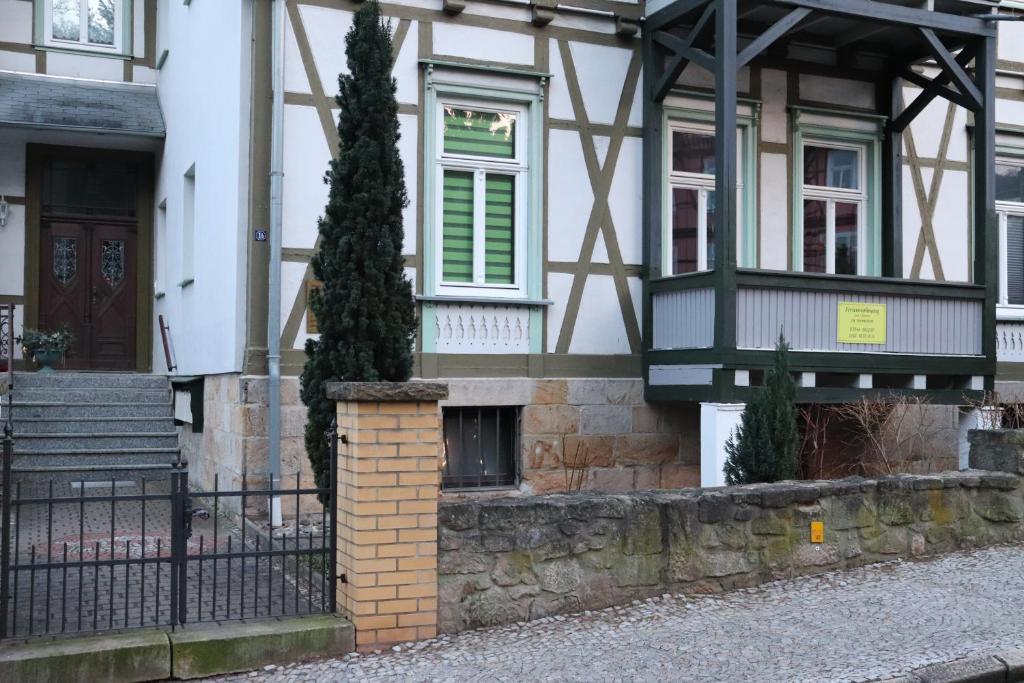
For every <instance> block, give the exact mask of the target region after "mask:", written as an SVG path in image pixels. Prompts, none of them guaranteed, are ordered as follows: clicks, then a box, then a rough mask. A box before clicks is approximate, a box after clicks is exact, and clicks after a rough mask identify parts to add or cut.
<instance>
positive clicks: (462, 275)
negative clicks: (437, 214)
mask: <svg viewBox="0 0 1024 683" xmlns="http://www.w3.org/2000/svg"><path fill="white" fill-rule="evenodd" d="M443 202H444V206H443V215H442V222H443V225H442V235H441V239H442V247H441V254H442V256H441V260H442V264H441V279H442V280H443V281H444V282H472V281H473V173H472V171H449V170H446V171H445V172H444V195H443Z"/></svg>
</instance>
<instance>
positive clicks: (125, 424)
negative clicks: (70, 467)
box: [17, 415, 177, 436]
mask: <svg viewBox="0 0 1024 683" xmlns="http://www.w3.org/2000/svg"><path fill="white" fill-rule="evenodd" d="M17 420H18V424H17V426H18V431H17V434H18V435H19V436H20V435H24V434H84V433H88V432H106V433H119V434H120V433H131V432H159V433H161V434H177V430H176V428H175V426H174V419H173V418H171V417H122V416H119V415H116V416H115V415H111V416H106V417H96V416H90V417H19V418H17Z"/></svg>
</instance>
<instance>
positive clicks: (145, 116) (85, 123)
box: [0, 71, 166, 138]
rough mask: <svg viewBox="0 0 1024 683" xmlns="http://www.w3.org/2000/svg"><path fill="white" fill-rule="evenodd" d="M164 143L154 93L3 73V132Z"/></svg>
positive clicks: (124, 85)
mask: <svg viewBox="0 0 1024 683" xmlns="http://www.w3.org/2000/svg"><path fill="white" fill-rule="evenodd" d="M2 126H19V127H25V128H40V129H52V130H65V131H79V132H89V133H105V134H116V135H132V136H138V137H155V138H162V137H164V135H165V134H166V129H165V127H164V118H163V115H162V114H161V113H160V103H159V101H158V100H157V95H156V87H155V86H152V85H140V84H133V83H111V82H106V81H89V80H83V79H77V78H58V77H54V76H41V75H36V74H22V73H14V72H5V71H0V127H2Z"/></svg>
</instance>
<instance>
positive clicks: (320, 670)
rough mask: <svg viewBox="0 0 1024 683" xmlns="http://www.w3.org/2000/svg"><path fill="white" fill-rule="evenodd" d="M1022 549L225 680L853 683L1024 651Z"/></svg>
mask: <svg viewBox="0 0 1024 683" xmlns="http://www.w3.org/2000/svg"><path fill="white" fill-rule="evenodd" d="M1021 614H1024V547H1021V546H1003V547H997V548H989V549H986V550H978V551H972V552H964V553H958V554H955V555H949V556H946V557H943V558H940V559H935V560H928V561H921V562H892V563H886V564H880V565H873V566H870V567H864V568H861V569H855V570H850V571H845V572H832V573H829V574H824V575H821V576H816V577H804V578H798V579H793V580H787V581H779V582H775V583H771V584H766V585H763V586H759V587H757V588H752V589H746V590H740V591H736V592H733V593H729V594H727V595H721V596H691V597H685V596H681V595H664V596H662V597H660V598H654V599H651V600H648V601H644V602H635V603H633V604H632V605H627V606H623V607H616V608H610V609H606V610H601V611H595V612H584V613H582V614H576V615H570V616H559V617H553V618H547V619H541V620H539V621H535V622H530V623H521V624H516V625H513V626H508V627H500V628H493V629H487V630H480V631H473V632H468V633H462V634H458V635H453V636H442V637H440V638H437V639H435V640H429V641H424V642H421V643H416V644H412V643H410V644H407V645H405V646H402V647H396V648H393V651H389V652H384V653H375V654H372V655H363V656H358V655H349V656H347V657H345V658H342V659H335V660H325V661H321V662H314V663H310V664H302V665H291V666H286V667H267V669H265V670H263V671H257V672H251V673H249V674H243V675H241V676H234V677H229V678H223V679H219V680H223V681H254V680H256V681H264V680H266V681H287V682H291V681H558V682H559V683H563V682H565V681H586V682H587V683H591V682H596V681H723V682H728V683H735V682H738V681H744V682H745V681H757V682H758V683H769V682H774V681H779V682H783V681H785V682H786V683H789V682H796V681H865V680H872V679H877V678H881V677H886V676H890V675H896V674H899V673H906V672H909V671H910V670H911V669H914V668H917V667H920V666H924V665H927V664H932V663H935V662H942V661H948V660H951V659H956V658H959V657H964V656H967V655H972V654H989V653H994V652H998V651H1000V650H1006V649H1011V648H1015V647H1021V646H1022V645H1024V619H1022V618H1021Z"/></svg>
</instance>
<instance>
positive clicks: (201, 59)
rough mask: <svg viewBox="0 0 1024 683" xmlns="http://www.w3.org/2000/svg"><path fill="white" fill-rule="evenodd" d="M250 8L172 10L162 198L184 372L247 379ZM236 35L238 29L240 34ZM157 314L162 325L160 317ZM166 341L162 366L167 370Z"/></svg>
mask: <svg viewBox="0 0 1024 683" xmlns="http://www.w3.org/2000/svg"><path fill="white" fill-rule="evenodd" d="M250 7H251V5H250V3H234V2H193V3H192V4H191V5H190V6H185V5H184V4H182V3H177V2H171V3H169V5H168V6H167V7H166V8H165V9H166V13H165V14H164V17H165V19H166V21H167V24H168V25H167V26H166V27H165V28H166V29H167V30H166V32H165V33H164V34H163V35H165V36H167V48H168V49H169V56H168V59H167V61H166V62H165V63H164V66H163V68H162V69H161V71H160V75H159V90H158V93H159V96H160V103H161V107H162V109H163V113H164V118H165V122H166V125H167V139H166V142H165V146H164V154H163V156H162V158H161V159H160V163H159V175H158V180H157V191H156V196H155V200H156V202H157V203H159V202H161V201H163V200H165V199H166V202H167V230H166V235H167V242H166V244H163V245H160V246H161V247H163V248H164V249H165V250H166V251H165V253H166V254H167V268H168V272H167V286H166V296H165V297H164V298H163V299H160V300H158V301H157V302H156V306H155V309H156V310H155V311H154V313H155V315H156V314H163V315H164V317H165V318H166V319H167V321H168V323H169V324H170V327H171V335H172V338H173V343H174V347H175V351H176V354H177V362H178V368H177V373H179V374H182V375H198V374H214V373H223V372H233V371H240V370H241V367H242V354H243V347H244V343H245V340H244V323H245V302H246V297H245V250H246V247H247V241H248V240H249V239H251V230H252V229H253V228H255V227H267V226H250V225H249V224H248V176H249V170H248V169H249V137H250V136H249V101H250V92H249V84H250V81H251V73H250V61H249V60H250V52H251V45H250V32H251V25H252V20H251V16H250V15H249V8H250ZM231 27H234V28H233V30H232V28H231ZM193 164H194V165H195V240H194V244H195V250H194V264H195V265H194V275H195V282H194V283H193V284H191V285H189V286H187V287H180V286H178V284H177V283H179V282H181V280H182V226H183V214H184V212H183V193H184V174H185V172H186V171H187V170H188V169H189V167H191V166H192V165H193ZM155 315H154V317H155ZM162 354H163V350H162V348H161V346H160V339H159V335H156V336H155V338H154V348H153V355H154V366H155V367H158V366H162V364H163V361H162V360H160V357H161V356H162Z"/></svg>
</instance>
